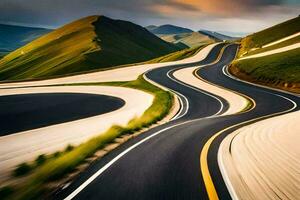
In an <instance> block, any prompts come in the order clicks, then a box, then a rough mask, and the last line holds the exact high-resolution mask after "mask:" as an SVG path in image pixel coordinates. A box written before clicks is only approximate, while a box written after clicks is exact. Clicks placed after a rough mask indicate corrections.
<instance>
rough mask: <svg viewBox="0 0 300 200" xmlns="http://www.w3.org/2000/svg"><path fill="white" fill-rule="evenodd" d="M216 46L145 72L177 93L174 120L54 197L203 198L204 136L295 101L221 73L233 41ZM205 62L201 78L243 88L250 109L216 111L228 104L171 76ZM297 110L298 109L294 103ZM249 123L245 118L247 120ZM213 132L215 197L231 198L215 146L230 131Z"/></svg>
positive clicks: (232, 53)
mask: <svg viewBox="0 0 300 200" xmlns="http://www.w3.org/2000/svg"><path fill="white" fill-rule="evenodd" d="M223 47H224V44H220V45H217V46H216V47H215V48H213V50H212V51H211V53H210V54H209V55H208V57H207V59H205V60H203V61H201V62H199V63H194V64H191V65H181V66H170V67H166V68H161V69H155V70H152V71H150V72H148V73H147V74H146V76H147V77H148V78H150V79H151V80H153V81H155V82H157V83H159V84H161V85H163V86H165V87H168V88H170V89H172V90H174V91H175V92H177V93H178V94H180V97H181V100H182V102H183V108H182V109H181V111H180V113H179V114H178V117H177V119H175V120H172V121H170V122H168V123H166V124H164V125H161V126H158V127H155V128H153V129H151V130H149V131H146V132H145V133H143V134H141V135H140V136H138V137H136V138H135V139H132V140H130V141H129V142H127V143H125V144H124V145H121V146H120V147H118V148H117V149H115V150H113V151H112V152H111V153H109V154H108V155H107V156H105V157H104V158H102V159H100V160H99V161H96V162H94V163H93V164H92V165H91V166H90V167H88V169H87V170H85V171H84V172H82V173H81V174H80V175H79V176H78V177H77V178H76V179H75V180H74V181H73V182H72V183H71V184H70V185H69V186H68V187H66V188H65V189H62V190H60V191H58V192H57V193H56V194H55V195H53V196H52V198H53V199H103V200H106V199H107V200H114V199H128V200H134V199H146V200H147V199H155V200H157V199H180V200H182V199H208V198H209V195H210V194H211V193H208V190H207V188H206V186H205V182H204V180H205V179H204V178H203V177H205V176H206V175H205V174H203V173H202V172H201V168H200V162H202V160H200V153H201V150H202V149H203V147H204V146H205V145H206V144H207V141H208V140H209V139H210V138H211V137H212V136H214V135H215V134H216V133H217V132H219V131H220V130H223V129H224V128H227V127H229V126H231V125H235V124H239V123H241V122H247V121H248V120H250V119H255V118H257V117H262V116H267V115H269V114H274V113H277V112H281V111H288V110H290V109H291V108H294V107H295V104H294V103H293V101H294V102H295V103H297V104H298V103H300V102H299V99H298V98H297V97H295V96H292V95H289V94H284V93H281V92H277V91H273V90H270V89H265V88H261V87H256V86H253V85H250V84H247V83H243V82H240V81H237V80H234V79H232V78H230V77H228V76H226V75H225V74H224V73H223V67H224V66H225V65H227V64H229V63H230V62H231V61H232V60H233V59H234V56H235V53H236V50H237V45H230V46H228V47H226V48H225V50H224V53H223V54H222V56H221V58H220V60H218V62H216V63H213V64H211V63H212V62H214V61H216V60H217V58H218V55H219V54H220V52H221V49H222V48H223ZM200 65H205V67H203V68H201V69H200V70H199V71H197V73H198V74H199V75H200V76H201V77H202V78H204V79H206V80H208V81H210V82H212V83H215V84H218V85H221V86H223V87H226V88H229V89H231V90H235V91H238V92H240V93H243V94H245V95H247V96H249V97H251V98H253V99H254V100H255V102H256V107H255V108H253V109H252V110H251V111H249V112H244V113H240V114H236V115H231V116H218V115H220V114H222V113H223V112H224V111H226V109H228V103H227V102H226V101H225V100H224V99H222V98H220V97H216V96H214V95H212V94H209V93H208V92H206V91H201V90H199V89H195V88H193V87H191V86H188V85H185V84H183V83H181V82H179V81H177V80H175V78H174V77H173V76H172V72H174V70H176V69H180V68H183V67H189V66H200ZM295 109H298V108H295ZM249 123H250V122H249ZM238 127H239V126H237V127H235V128H232V129H230V130H229V131H226V132H224V133H223V134H221V135H219V136H218V137H216V139H215V140H213V142H212V143H211V145H210V147H209V149H208V155H207V157H205V160H206V161H207V165H208V168H209V171H210V174H211V178H212V181H213V185H214V187H215V189H216V192H217V196H218V198H219V199H231V197H230V195H229V192H228V190H227V188H226V185H225V183H224V181H223V179H222V176H221V173H220V170H219V167H218V163H217V150H218V147H219V145H220V142H221V141H222V140H223V138H224V137H225V136H226V135H227V134H228V133H229V132H231V131H232V130H234V129H236V128H238Z"/></svg>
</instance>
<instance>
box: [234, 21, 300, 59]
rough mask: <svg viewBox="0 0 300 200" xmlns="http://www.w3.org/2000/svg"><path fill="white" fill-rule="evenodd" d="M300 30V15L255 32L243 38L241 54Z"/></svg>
mask: <svg viewBox="0 0 300 200" xmlns="http://www.w3.org/2000/svg"><path fill="white" fill-rule="evenodd" d="M299 31H300V17H296V18H294V19H291V20H288V21H286V22H283V23H281V24H278V25H276V26H273V27H270V28H268V29H265V30H262V31H260V32H257V33H254V34H252V35H249V36H247V37H245V38H243V39H242V41H241V47H240V50H239V56H241V55H243V54H244V53H246V52H248V51H249V50H251V49H252V48H260V47H262V46H263V45H266V44H268V43H271V42H274V41H276V40H279V39H281V38H284V37H287V36H290V35H292V34H295V33H297V32H299Z"/></svg>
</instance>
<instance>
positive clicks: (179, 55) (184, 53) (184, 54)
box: [148, 45, 206, 63]
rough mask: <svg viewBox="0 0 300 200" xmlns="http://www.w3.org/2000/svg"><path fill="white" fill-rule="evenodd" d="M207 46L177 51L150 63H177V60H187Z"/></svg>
mask: <svg viewBox="0 0 300 200" xmlns="http://www.w3.org/2000/svg"><path fill="white" fill-rule="evenodd" d="M205 46H206V45H202V46H200V47H199V46H198V47H194V48H189V49H184V50H181V51H177V52H174V53H171V54H168V55H166V56H162V57H159V58H156V59H153V60H151V61H149V62H148V63H161V62H169V61H177V60H182V59H185V58H189V57H191V56H193V55H195V54H196V53H198V52H199V51H200V50H201V49H203V48H204V47H205Z"/></svg>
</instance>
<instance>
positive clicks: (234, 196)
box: [218, 66, 297, 200]
mask: <svg viewBox="0 0 300 200" xmlns="http://www.w3.org/2000/svg"><path fill="white" fill-rule="evenodd" d="M222 72H223V74H224V75H225V76H227V77H229V78H230V79H233V80H236V81H239V82H243V83H246V84H250V85H253V86H256V87H260V88H264V89H270V90H274V91H279V92H282V93H286V94H291V93H289V92H286V91H281V90H278V89H274V88H270V87H267V86H263V85H259V84H255V83H251V82H248V81H244V80H241V79H239V78H237V77H234V76H232V75H231V74H230V73H229V72H228V66H224V67H223V69H222ZM268 93H270V94H273V95H276V96H278V97H281V98H284V99H286V100H288V101H290V102H291V103H292V104H293V107H292V108H290V109H288V110H285V111H281V112H277V113H272V114H269V115H265V116H261V117H257V118H254V119H251V120H247V121H244V122H242V123H239V124H235V125H233V126H231V127H230V128H234V127H236V126H240V125H242V124H245V123H249V122H252V121H256V120H259V119H264V118H268V117H272V116H277V115H280V114H284V113H288V112H290V111H292V110H294V109H296V108H297V103H296V102H295V101H293V100H291V99H289V98H287V97H285V96H282V95H279V94H274V93H271V92H268ZM291 95H293V94H291ZM227 129H228V128H227ZM227 129H223V131H225V130H227ZM228 136H229V135H228ZM223 141H224V140H223ZM222 144H223V143H221V145H220V147H219V150H218V165H219V168H220V171H221V174H222V177H223V180H224V182H225V184H226V186H227V189H228V191H229V194H230V196H231V198H232V199H233V200H238V195H237V194H236V192H235V190H234V187H233V185H232V183H231V182H230V180H229V175H228V174H227V172H226V169H225V166H224V163H223V159H222V156H223V154H222V151H221V149H222V148H221V146H222Z"/></svg>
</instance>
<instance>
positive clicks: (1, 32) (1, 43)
mask: <svg viewBox="0 0 300 200" xmlns="http://www.w3.org/2000/svg"><path fill="white" fill-rule="evenodd" d="M50 31H52V30H50V29H45V28H34V27H24V26H15V25H6V24H0V52H3V53H5V52H10V51H13V50H15V49H17V48H19V47H22V46H24V45H25V44H27V43H28V42H31V41H32V40H34V39H36V38H38V37H40V36H42V35H44V34H46V33H49V32H50Z"/></svg>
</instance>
